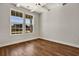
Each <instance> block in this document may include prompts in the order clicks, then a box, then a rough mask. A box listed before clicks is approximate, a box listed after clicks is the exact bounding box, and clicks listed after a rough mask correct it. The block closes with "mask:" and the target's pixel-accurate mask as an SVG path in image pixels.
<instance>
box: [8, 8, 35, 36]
mask: <svg viewBox="0 0 79 59" xmlns="http://www.w3.org/2000/svg"><path fill="white" fill-rule="evenodd" d="M11 10H14V11H17V12H21V13H22V14H23V17H22V18H23V19H24V21H23V27H22V29H23V30H22V33H21V34H12V32H11V21H10V16H11ZM9 14H10V15H9V22H10V23H9V24H10V25H9V26H10V28H9V31H10V35H13V36H15V35H24V34H28V33H33V32H34V16H33V15H32V14H28V13H24V12H23V11H21V10H18V9H14V8H10V11H9ZM25 14H27V15H31V16H32V17H33V18H32V26H33V30H32V32H28V33H26V32H25Z"/></svg>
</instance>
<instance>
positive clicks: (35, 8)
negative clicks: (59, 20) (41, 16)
mask: <svg viewBox="0 0 79 59" xmlns="http://www.w3.org/2000/svg"><path fill="white" fill-rule="evenodd" d="M61 5H62V3H40V5H39V3H16V7H23V8H26V9H28V10H30V11H31V12H38V13H43V12H48V11H50V10H51V9H52V8H54V7H57V6H61Z"/></svg>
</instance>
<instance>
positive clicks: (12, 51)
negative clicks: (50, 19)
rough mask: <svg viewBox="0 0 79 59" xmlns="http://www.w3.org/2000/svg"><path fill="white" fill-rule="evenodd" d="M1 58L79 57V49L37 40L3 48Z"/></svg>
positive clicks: (0, 50) (0, 49)
mask: <svg viewBox="0 0 79 59" xmlns="http://www.w3.org/2000/svg"><path fill="white" fill-rule="evenodd" d="M0 56H79V48H75V47H71V46H67V45H63V44H60V43H55V42H50V41H47V40H44V39H37V40H31V41H27V42H22V43H18V44H14V45H9V46H5V47H1V48H0Z"/></svg>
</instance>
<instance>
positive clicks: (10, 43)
mask: <svg viewBox="0 0 79 59" xmlns="http://www.w3.org/2000/svg"><path fill="white" fill-rule="evenodd" d="M36 39H39V38H29V39H22V40H18V41H14V42H7V43H3V44H0V47H5V46H9V45H13V44H18V43H22V42H26V41H30V40H36Z"/></svg>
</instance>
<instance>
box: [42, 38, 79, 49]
mask: <svg viewBox="0 0 79 59" xmlns="http://www.w3.org/2000/svg"><path fill="white" fill-rule="evenodd" d="M42 39H44V40H48V41H51V42H56V43H60V44H64V45H68V46H72V47H76V48H79V45H76V44H72V43H67V42H63V41H58V40H54V39H49V38H42Z"/></svg>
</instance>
